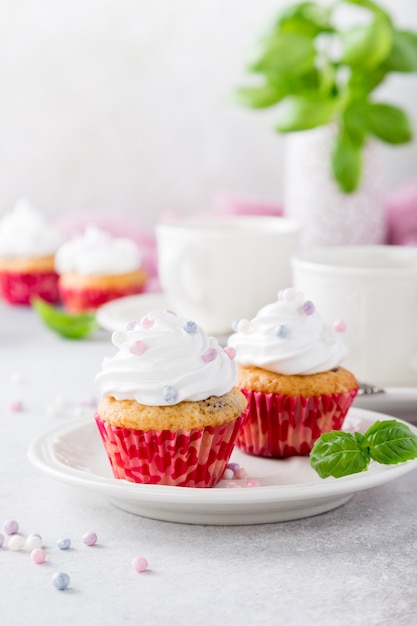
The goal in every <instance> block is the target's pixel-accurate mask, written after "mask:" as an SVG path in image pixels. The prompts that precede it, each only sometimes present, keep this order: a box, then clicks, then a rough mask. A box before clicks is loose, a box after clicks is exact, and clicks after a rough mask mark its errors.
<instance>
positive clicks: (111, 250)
mask: <svg viewBox="0 0 417 626" xmlns="http://www.w3.org/2000/svg"><path fill="white" fill-rule="evenodd" d="M140 264H141V255H140V252H139V248H138V246H137V245H136V243H135V242H134V241H132V240H131V239H127V238H124V237H123V238H122V237H121V238H112V237H111V235H110V234H109V233H106V232H104V231H102V230H100V229H99V228H97V227H96V226H94V225H90V226H87V227H86V229H85V231H84V233H83V234H81V235H78V236H76V237H74V238H73V239H70V240H69V241H66V242H65V243H64V244H63V245H62V246H61V247H60V248H59V250H58V252H57V254H56V257H55V268H56V270H57V272H58V273H59V274H68V273H70V272H76V273H77V274H82V275H84V276H90V275H92V276H93V275H98V274H110V275H113V274H125V273H127V272H133V271H135V270H137V269H138V268H139V267H140Z"/></svg>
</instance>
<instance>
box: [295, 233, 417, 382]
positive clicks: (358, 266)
mask: <svg viewBox="0 0 417 626" xmlns="http://www.w3.org/2000/svg"><path fill="white" fill-rule="evenodd" d="M292 270H293V283H294V286H295V287H296V288H297V289H299V290H301V291H303V292H304V294H305V296H306V297H307V298H309V299H311V300H312V301H313V302H314V303H315V304H316V306H317V310H318V312H319V313H320V314H321V317H322V318H323V319H324V320H325V321H327V322H329V323H332V322H333V321H335V320H343V321H344V322H345V323H346V331H345V342H346V345H347V347H348V349H349V355H348V357H347V358H346V359H345V361H344V365H346V367H347V368H349V369H350V370H351V371H352V372H353V373H354V374H355V375H356V377H357V378H358V379H359V380H360V381H363V382H366V383H371V384H376V385H380V386H382V387H384V386H385V387H390V386H391V387H407V386H408V387H410V386H411V387H412V386H417V248H413V247H405V246H404V247H403V246H385V245H381V246H340V247H329V248H317V249H315V250H308V251H305V252H299V253H298V254H297V255H295V256H294V257H293V259H292Z"/></svg>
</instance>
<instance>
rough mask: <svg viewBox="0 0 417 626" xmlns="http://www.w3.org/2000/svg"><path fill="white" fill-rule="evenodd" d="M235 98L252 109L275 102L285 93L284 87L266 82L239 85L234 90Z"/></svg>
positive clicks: (268, 105) (261, 107) (271, 104)
mask: <svg viewBox="0 0 417 626" xmlns="http://www.w3.org/2000/svg"><path fill="white" fill-rule="evenodd" d="M235 95H236V100H237V102H238V103H239V104H241V105H243V106H247V107H250V108H252V109H263V108H265V107H270V106H273V105H274V104H277V103H278V102H280V101H281V100H282V98H284V97H285V96H286V95H287V91H286V90H285V89H284V88H282V87H281V88H280V87H279V86H278V85H272V84H270V83H266V84H265V85H262V86H260V87H241V88H240V89H237V91H236V92H235Z"/></svg>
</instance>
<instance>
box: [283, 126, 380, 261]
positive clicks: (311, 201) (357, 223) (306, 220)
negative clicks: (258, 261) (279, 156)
mask: <svg viewBox="0 0 417 626" xmlns="http://www.w3.org/2000/svg"><path fill="white" fill-rule="evenodd" d="M335 132H336V129H335V128H334V127H332V126H323V127H319V128H316V129H313V130H308V131H303V132H297V133H291V134H289V135H287V136H286V137H285V161H284V162H285V178H284V211H285V215H286V216H287V217H289V218H291V219H293V220H295V221H297V222H298V223H299V225H300V227H301V234H300V244H299V247H300V249H307V248H312V247H317V246H330V245H333V246H334V245H367V244H379V243H383V242H384V241H385V236H386V224H385V210H384V202H383V191H382V184H381V172H380V165H379V145H378V143H377V142H376V141H370V142H368V143H367V144H366V146H365V147H364V150H363V171H362V177H361V182H360V186H359V188H358V189H357V190H356V191H355V192H353V193H350V194H345V193H343V192H342V191H340V189H339V188H338V186H337V184H336V182H335V180H334V179H333V177H332V174H331V170H330V155H331V151H332V146H333V140H334V136H335Z"/></svg>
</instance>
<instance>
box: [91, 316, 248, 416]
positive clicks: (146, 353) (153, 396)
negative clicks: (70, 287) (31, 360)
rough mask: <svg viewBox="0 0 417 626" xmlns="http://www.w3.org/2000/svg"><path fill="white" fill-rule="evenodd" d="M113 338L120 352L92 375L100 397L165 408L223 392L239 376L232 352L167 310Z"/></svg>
mask: <svg viewBox="0 0 417 626" xmlns="http://www.w3.org/2000/svg"><path fill="white" fill-rule="evenodd" d="M112 341H113V343H114V345H115V346H117V347H118V348H119V351H118V352H117V354H116V355H115V356H113V357H111V358H105V359H104V361H103V367H102V371H101V372H100V373H99V374H97V376H96V383H97V385H98V388H99V391H100V393H101V395H102V396H113V397H114V398H115V399H116V400H136V401H137V402H139V403H140V404H145V405H148V406H167V405H172V404H178V403H179V402H181V401H183V400H204V399H206V398H209V397H210V396H222V395H223V394H225V393H228V392H229V391H230V390H231V389H232V387H233V386H234V385H235V383H236V380H237V366H236V362H235V361H234V355H235V351H234V350H232V349H231V348H226V349H223V348H222V347H220V346H219V344H218V342H217V340H216V339H215V338H214V337H208V336H207V335H206V333H205V332H204V330H203V329H202V328H201V326H199V325H197V324H196V323H195V322H193V321H192V320H187V319H186V318H183V317H177V315H175V313H173V312H171V311H151V312H150V313H148V314H147V315H146V316H145V317H143V318H142V319H141V320H140V322H137V323H136V322H132V323H130V324H128V326H127V329H126V330H125V331H115V332H114V333H113V336H112Z"/></svg>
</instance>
